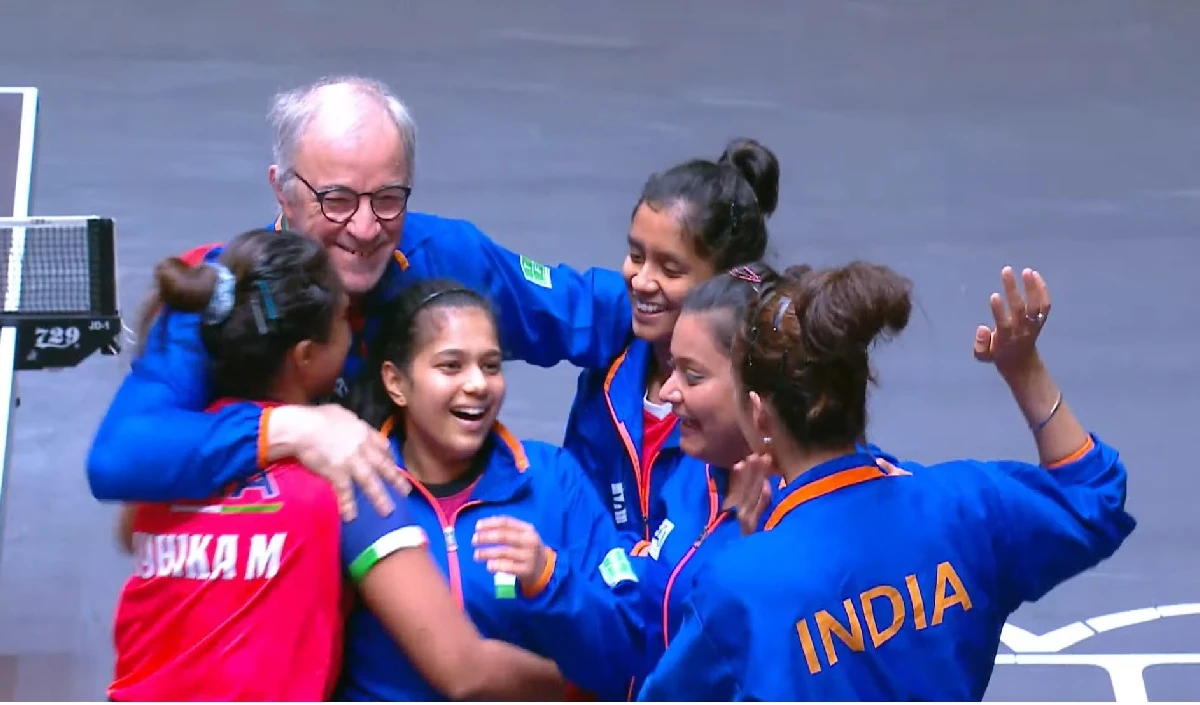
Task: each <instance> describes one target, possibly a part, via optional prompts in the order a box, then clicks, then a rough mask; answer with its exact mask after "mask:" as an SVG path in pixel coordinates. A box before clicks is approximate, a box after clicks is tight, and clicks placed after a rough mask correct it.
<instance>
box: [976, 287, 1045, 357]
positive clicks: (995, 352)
mask: <svg viewBox="0 0 1200 705" xmlns="http://www.w3.org/2000/svg"><path fill="white" fill-rule="evenodd" d="M1021 279H1022V280H1023V281H1024V284H1025V295H1024V296H1022V295H1021V290H1020V288H1019V287H1018V286H1017V277H1016V274H1014V273H1013V269H1012V267H1005V268H1004V269H1002V270H1001V271H1000V280H1001V282H1002V283H1003V285H1004V295H1003V296H1001V295H1000V294H992V296H991V298H990V299H989V303H990V305H991V308H992V318H993V319H995V322H996V327H995V328H988V327H987V326H979V328H978V329H976V331H975V359H976V360H979V361H980V362H990V363H992V364H993V365H995V366H996V371H997V372H999V373H1000V375H1001V376H1004V377H1007V376H1010V375H1012V374H1015V373H1019V372H1020V371H1021V370H1022V369H1025V368H1027V367H1028V366H1029V365H1030V364H1031V363H1033V362H1035V361H1036V360H1037V359H1038V356H1037V339H1038V335H1039V334H1041V332H1042V327H1043V326H1044V325H1045V324H1046V319H1047V318H1048V317H1049V315H1050V291H1049V289H1047V288H1046V282H1045V281H1043V280H1042V275H1041V274H1038V273H1037V272H1036V271H1035V270H1032V269H1026V270H1024V271H1022V272H1021Z"/></svg>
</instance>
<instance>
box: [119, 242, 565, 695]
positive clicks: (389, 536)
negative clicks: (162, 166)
mask: <svg viewBox="0 0 1200 705" xmlns="http://www.w3.org/2000/svg"><path fill="white" fill-rule="evenodd" d="M155 281H156V292H155V294H154V295H153V296H152V297H151V300H150V301H149V302H148V303H147V306H146V309H145V314H144V315H143V320H142V325H141V339H142V340H143V341H144V345H155V344H157V343H158V342H159V341H158V340H157V338H156V336H161V335H162V332H163V331H164V330H166V329H165V328H164V327H161V326H158V327H154V326H152V324H153V321H154V319H155V318H156V317H157V315H158V312H159V310H160V309H162V308H163V307H164V306H165V307H166V310H167V311H169V313H170V315H192V316H195V317H196V318H197V319H198V320H197V324H198V325H199V326H200V330H201V340H202V341H203V344H204V346H205V348H206V349H207V352H208V354H209V356H210V358H211V361H212V376H213V380H214V383H215V386H216V389H217V396H218V399H217V401H215V402H214V403H213V405H212V406H213V408H214V409H215V408H219V407H220V406H221V405H222V404H224V403H229V401H232V400H240V401H245V400H251V401H256V402H258V403H260V404H262V405H263V406H264V407H265V408H266V409H268V410H269V409H270V408H272V407H273V405H277V404H306V403H310V402H312V401H313V400H314V399H317V398H319V397H322V396H325V395H327V394H329V393H330V392H331V391H332V390H333V385H334V384H335V382H336V380H337V378H338V375H339V374H340V373H341V370H342V365H343V362H344V359H345V356H346V352H347V349H348V347H349V344H350V331H349V324H348V321H347V317H346V314H347V297H346V296H345V294H344V293H343V290H342V286H341V283H340V281H339V279H338V277H337V274H336V271H335V270H334V269H333V267H332V266H331V264H330V262H329V259H328V257H327V255H326V253H325V251H324V250H323V249H322V248H321V247H319V246H318V245H316V244H315V243H314V242H313V241H311V240H309V239H307V238H305V237H303V236H301V235H298V234H295V233H290V232H275V231H270V230H254V231H250V232H247V233H245V234H243V235H241V236H239V237H237V238H235V239H234V240H233V241H232V242H231V243H230V244H229V246H228V247H227V248H225V250H224V251H223V252H222V254H221V255H220V257H219V258H218V260H217V261H215V262H211V263H206V264H203V265H201V266H199V267H190V266H189V265H187V264H186V263H184V262H183V261H181V260H179V259H177V258H171V259H167V260H165V261H163V262H161V263H160V264H159V265H158V266H157V267H156V269H155ZM134 364H135V365H136V364H137V362H136V361H135V362H134ZM383 521H384V522H385V523H386V524H387V526H386V527H384V528H385V529H386V532H385V535H384V536H383V539H381V540H380V541H379V542H377V543H376V545H375V546H374V547H373V550H374V554H373V555H374V556H375V558H376V559H377V560H378V561H380V567H383V566H385V565H386V568H387V569H386V571H383V570H380V571H379V572H380V573H383V574H384V575H386V576H388V578H387V579H386V580H377V581H374V582H373V583H372V585H371V586H369V587H367V586H363V587H362V588H361V589H363V590H364V591H365V590H367V589H371V588H373V589H374V590H376V591H377V592H378V594H374V595H366V594H365V593H364V597H368V598H369V599H370V600H371V601H372V604H374V605H376V606H377V609H378V611H379V617H380V619H381V620H382V621H384V622H385V623H386V624H387V625H388V627H389V632H390V633H391V634H393V635H394V636H395V638H396V639H397V640H398V641H399V642H400V644H401V646H402V647H403V648H404V650H405V651H406V652H408V653H409V654H411V658H412V660H413V661H414V662H415V663H416V664H417V665H418V668H420V670H421V671H422V673H423V675H425V677H426V678H428V679H429V680H430V682H431V683H433V684H435V686H436V687H438V688H439V689H441V690H442V691H443V692H444V693H446V694H447V695H449V696H450V697H453V698H456V699H466V698H482V699H503V698H506V697H513V696H515V695H524V696H526V697H539V696H540V697H543V698H550V699H553V698H554V697H555V696H556V695H558V694H559V693H561V679H560V677H559V676H558V672H557V669H556V668H555V667H554V665H553V664H552V663H550V662H549V661H546V660H545V659H541V658H538V657H536V656H534V655H532V654H529V653H527V652H525V651H522V650H520V649H517V648H515V647H513V646H510V645H508V644H504V643H501V642H496V641H491V640H485V639H483V638H482V637H480V636H479V633H478V632H477V631H476V630H475V628H474V626H473V625H472V624H471V622H470V620H469V619H467V617H466V616H465V615H463V613H462V611H461V610H460V609H459V607H458V605H457V603H456V602H455V599H454V597H453V596H452V594H451V593H450V590H449V589H448V588H447V585H446V582H445V579H444V578H443V577H442V574H441V573H440V571H439V570H438V568H437V566H436V565H435V564H434V563H433V561H432V560H431V558H430V555H429V552H428V550H427V549H426V536H425V534H424V532H423V531H422V530H421V528H420V527H419V526H418V525H417V524H416V523H415V522H414V521H412V519H411V517H410V515H409V513H408V508H407V505H406V504H405V503H404V502H399V503H398V505H397V507H396V509H395V511H393V512H392V513H391V514H390V515H389V516H388V517H387V518H386V519H384V520H383ZM121 529H122V530H123V531H124V532H125V537H126V538H127V540H128V544H129V546H130V548H131V550H132V552H133V553H134V554H135V556H136V558H137V562H136V565H135V569H134V575H133V576H132V577H131V578H130V579H129V581H128V582H127V584H126V585H125V588H124V590H123V591H122V593H121V596H120V601H119V603H118V606H117V614H116V623H115V627H114V632H115V639H114V640H115V646H116V657H117V658H116V673H115V677H114V679H113V682H112V684H111V685H110V686H109V689H108V695H109V698H110V699H111V700H116V701H180V700H205V701H218V702H219V701H245V700H250V701H314V700H324V699H327V698H328V697H329V696H330V695H331V694H332V693H333V688H334V684H335V682H336V679H337V677H338V673H339V670H340V662H341V645H342V630H343V619H344V615H345V612H344V608H345V605H346V592H345V588H344V581H343V574H344V573H346V572H347V571H348V570H349V568H350V567H349V566H348V565H347V554H348V551H347V550H346V548H345V546H344V536H343V535H342V534H343V532H342V530H341V521H340V518H339V516H338V508H337V504H336V501H335V498H334V493H333V491H332V489H331V488H330V487H329V485H328V484H327V483H326V482H325V481H324V480H322V479H320V478H319V477H317V476H316V475H314V474H311V473H309V472H308V471H307V470H306V469H305V468H304V467H302V466H300V465H299V464H297V463H295V462H294V461H285V462H279V463H275V464H273V465H270V466H269V467H268V468H267V470H265V471H264V472H263V473H262V474H261V475H259V476H256V477H254V478H252V479H251V480H249V481H247V482H245V483H243V484H241V485H239V486H235V487H231V488H229V490H228V491H227V492H226V493H225V494H223V495H222V496H219V497H214V498H213V499H211V500H209V501H207V502H201V503H187V502H177V503H173V504H166V503H164V504H143V505H138V506H137V507H132V508H127V509H125V510H124V512H123V516H122V525H121ZM356 556H357V554H355V556H350V557H349V558H350V559H353V558H355V557H356ZM379 577H383V576H379ZM518 677H519V684H520V689H519V690H518V689H517V686H515V685H512V684H513V683H515V682H517V678H518ZM539 683H545V684H546V687H545V689H544V691H542V692H538V691H537V690H536V686H537V685H538V684H539Z"/></svg>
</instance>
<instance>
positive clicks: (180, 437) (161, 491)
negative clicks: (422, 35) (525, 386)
mask: <svg viewBox="0 0 1200 705" xmlns="http://www.w3.org/2000/svg"><path fill="white" fill-rule="evenodd" d="M270 122H271V126H272V128H273V130H274V145H273V149H274V161H275V163H274V164H272V165H271V167H270V169H269V174H268V175H269V179H270V183H271V186H272V188H273V189H274V192H275V197H276V199H277V200H278V202H279V207H280V216H279V218H278V219H277V220H276V222H275V228H276V229H283V228H286V229H289V230H295V231H298V232H301V233H305V234H307V235H309V236H310V237H313V238H315V239H317V240H319V241H320V242H321V243H322V244H324V246H325V247H326V248H327V250H328V252H329V254H330V257H331V258H332V259H333V262H334V263H335V264H336V266H337V269H338V271H339V272H340V273H341V276H342V279H343V281H344V283H345V286H346V288H347V291H348V293H349V294H350V296H351V301H352V313H351V318H352V323H353V324H354V325H353V327H354V342H353V345H352V347H351V353H350V356H349V359H348V360H347V362H346V367H345V370H344V373H343V380H347V379H353V378H354V377H356V376H357V375H359V374H364V373H371V371H368V370H364V362H365V357H366V350H367V348H368V347H369V346H370V345H371V343H372V340H373V339H374V337H375V335H376V331H377V328H378V324H379V320H378V319H379V314H380V311H381V306H383V305H384V304H386V303H387V302H388V301H390V300H391V299H393V298H394V297H395V295H396V294H397V293H398V291H399V290H400V289H401V288H403V287H404V286H405V285H406V284H408V283H411V282H413V281H415V280H417V279H420V278H428V277H448V278H452V279H456V280H458V281H460V282H462V283H463V284H465V285H467V286H469V287H471V288H474V289H476V290H478V291H480V292H482V293H484V294H485V295H487V296H488V298H490V299H491V301H492V302H493V303H494V305H495V307H496V310H497V314H498V317H499V321H498V323H499V327H500V334H501V340H502V342H503V344H504V346H505V352H506V356H507V357H509V358H512V359H518V360H524V361H526V362H529V363H531V364H534V365H539V366H544V367H550V366H553V365H555V364H557V363H558V362H561V361H564V360H565V361H569V362H571V363H574V364H576V365H579V366H587V367H600V366H603V365H604V364H606V363H607V362H608V361H609V360H611V359H613V358H614V357H616V356H617V355H619V354H620V352H621V349H622V347H623V346H624V345H625V343H626V341H627V338H628V335H629V331H630V311H631V307H630V305H629V302H628V299H627V295H626V288H625V285H624V282H623V281H622V280H621V277H620V275H619V274H618V273H617V272H614V271H610V270H602V269H590V270H588V271H587V272H585V273H582V274H581V273H579V272H576V271H574V270H572V269H570V268H568V267H565V266H558V267H547V266H545V265H542V264H539V263H537V262H534V261H532V260H530V259H528V258H526V257H521V256H518V255H516V254H515V253H513V252H510V251H509V250H507V249H505V248H503V247H500V246H499V245H497V244H496V243H495V242H493V241H492V240H491V239H489V238H488V237H487V236H486V235H484V234H483V233H482V232H480V231H479V229H478V228H476V227H475V226H474V225H472V224H471V223H469V222H467V221H462V220H450V219H446V218H440V217H438V216H434V215H428V214H423V213H411V212H409V210H408V202H409V196H410V195H411V193H412V191H413V184H414V181H413V167H414V160H415V155H416V127H415V125H414V123H413V120H412V118H411V117H410V115H409V113H408V110H407V109H406V108H405V106H404V105H403V103H401V102H400V100H399V99H397V98H396V97H395V96H394V95H393V94H392V93H391V92H390V91H389V90H388V89H387V87H386V86H384V85H383V84H382V83H379V82H378V81H374V80H370V79H366V78H361V77H348V78H338V79H332V80H323V81H320V82H318V83H315V84H313V85H310V86H306V87H303V88H299V89H296V90H293V91H289V92H286V93H283V94H281V95H279V96H277V97H276V99H275V102H274V106H273V108H272V110H271V112H270ZM219 252H220V246H206V247H204V248H199V249H197V250H194V251H192V252H190V253H188V255H185V259H188V260H189V261H191V262H194V263H197V264H198V263H200V262H202V261H211V260H213V259H215V258H216V256H217V255H218V254H219ZM152 335H153V336H156V337H155V338H153V339H152V340H151V341H148V342H149V344H148V345H146V346H145V351H144V352H143V354H142V355H141V356H140V357H139V358H138V359H137V360H135V362H134V363H133V367H132V369H131V370H130V372H129V374H128V376H127V377H126V379H125V381H124V383H123V384H122V385H121V388H120V389H119V390H118V391H117V394H116V397H115V398H114V400H113V402H112V405H111V406H110V407H109V410H108V413H107V414H106V416H105V418H104V420H103V421H102V423H101V425H100V428H99V430H98V431H97V433H96V437H95V439H94V441H93V443H92V447H91V452H90V453H89V455H88V480H89V482H90V484H91V489H92V493H93V494H94V495H95V496H96V497H97V498H98V499H101V500H122V501H162V500H183V499H204V498H207V497H211V496H213V495H214V494H216V493H218V492H219V491H220V490H221V489H223V488H225V487H227V486H228V485H229V483H230V482H233V481H236V480H240V479H243V478H246V477H249V476H251V475H254V474H255V473H257V472H258V471H259V470H261V469H262V468H264V467H266V466H267V465H268V464H270V463H272V462H274V461H276V460H278V459H280V458H286V457H295V458H297V459H299V460H300V461H301V462H302V463H304V464H305V465H306V466H307V467H309V468H310V469H312V470H313V471H314V472H317V473H319V474H321V475H322V476H325V477H326V478H328V479H329V480H331V481H332V482H333V484H334V487H335V489H336V490H337V492H338V498H339V503H340V505H341V509H342V513H343V515H345V516H347V517H350V516H353V514H354V512H355V502H354V484H355V483H357V484H358V485H359V486H360V487H361V489H362V491H363V492H364V493H365V494H366V496H367V497H368V499H370V501H371V502H372V503H373V504H374V505H375V506H376V508H378V509H379V510H380V511H383V512H385V513H386V512H388V511H390V508H391V506H392V505H391V501H390V499H389V497H388V494H387V492H386V491H385V490H384V487H383V485H382V483H381V479H382V480H383V481H390V482H392V483H395V484H398V485H403V481H402V480H401V478H400V474H399V472H398V469H397V468H396V466H395V463H394V462H393V460H392V456H391V451H390V448H389V446H388V443H387V441H386V439H384V438H383V437H382V436H381V435H380V434H379V433H377V432H376V431H375V430H374V429H372V428H370V427H369V426H367V425H366V424H364V423H363V422H362V421H360V420H359V419H358V418H357V417H355V416H354V415H353V414H351V413H350V412H348V411H346V410H345V409H343V408H342V407H340V406H338V405H335V404H327V405H323V406H317V407H303V406H279V407H275V408H273V409H267V410H263V409H262V408H260V407H259V406H257V405H254V404H249V403H245V404H233V405H230V406H226V407H224V408H222V409H221V410H220V411H215V412H211V413H209V412H205V407H206V406H207V405H208V404H209V403H210V402H211V401H212V395H213V390H212V389H211V384H210V381H209V377H208V374H207V369H206V365H207V357H206V355H205V353H204V349H203V346H202V345H201V343H200V340H199V317H197V316H195V315H185V314H180V313H173V314H172V315H170V316H163V317H162V318H161V319H160V320H159V321H158V322H157V324H156V326H155V329H154V330H153V331H152ZM374 373H375V374H378V371H374ZM344 388H345V385H344V381H343V382H341V383H340V384H339V389H344Z"/></svg>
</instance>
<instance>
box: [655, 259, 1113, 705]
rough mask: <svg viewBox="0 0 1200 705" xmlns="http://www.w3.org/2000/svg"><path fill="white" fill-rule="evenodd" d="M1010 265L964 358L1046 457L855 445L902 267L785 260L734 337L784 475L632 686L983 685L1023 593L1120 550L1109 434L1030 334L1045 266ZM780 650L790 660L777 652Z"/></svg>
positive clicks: (670, 694) (768, 694)
mask: <svg viewBox="0 0 1200 705" xmlns="http://www.w3.org/2000/svg"><path fill="white" fill-rule="evenodd" d="M1022 278H1023V280H1024V285H1025V295H1024V296H1023V295H1022V294H1021V291H1020V288H1019V287H1018V285H1017V281H1016V275H1015V274H1014V273H1013V271H1012V269H1011V268H1008V267H1006V268H1004V270H1003V271H1002V273H1001V279H1002V281H1003V288H1004V295H1003V296H1001V295H1000V294H993V295H992V297H991V301H990V304H991V309H992V315H993V318H994V319H995V324H994V326H993V327H992V328H988V327H985V326H980V327H979V329H978V330H977V331H976V333H975V341H974V351H975V357H976V359H978V360H980V361H982V362H986V363H990V364H992V365H993V366H994V368H995V369H996V371H997V372H998V373H999V375H1000V377H1001V379H1002V380H1003V381H1004V382H1005V383H1006V384H1007V385H1008V388H1009V390H1010V391H1011V393H1012V395H1013V399H1014V401H1015V402H1016V404H1017V407H1018V409H1019V410H1020V411H1021V414H1022V415H1023V416H1024V418H1025V420H1026V422H1027V423H1028V424H1029V427H1030V429H1031V432H1032V436H1033V441H1034V443H1035V445H1036V447H1037V454H1038V459H1039V462H1038V464H1036V465H1035V464H1031V463H1025V462H1020V461H1015V460H993V461H981V460H966V459H962V460H950V461H946V462H941V463H938V464H934V465H928V466H925V465H921V464H919V463H915V462H904V463H900V464H899V467H897V466H896V465H893V464H891V463H890V462H888V461H885V460H881V459H879V458H877V457H874V456H872V455H869V454H866V453H864V452H863V450H862V448H861V446H858V445H857V441H858V439H860V438H862V437H863V435H864V432H865V429H866V421H867V418H866V417H867V413H866V401H867V386H868V384H869V383H870V382H872V381H873V376H872V372H871V368H870V357H869V350H870V347H871V346H872V345H873V344H874V342H875V341H876V340H878V339H881V338H886V337H891V336H894V335H897V334H899V333H900V332H901V331H903V330H904V328H905V326H906V325H907V323H908V319H909V314H910V313H911V310H912V301H911V284H910V282H909V281H908V280H906V279H904V278H903V277H901V276H900V275H898V274H896V273H895V272H893V271H892V270H890V269H887V268H886V267H882V266H877V265H872V264H866V263H861V262H856V263H853V264H850V265H848V266H846V267H840V268H834V269H825V270H813V269H810V268H807V267H801V268H793V269H789V271H788V272H787V273H786V275H785V277H784V279H783V281H782V282H781V283H780V284H779V285H778V286H776V287H774V288H771V289H769V290H767V291H766V292H764V293H763V295H762V296H761V300H760V302H759V303H758V305H757V306H755V307H753V308H752V309H751V310H750V312H749V314H748V315H747V316H746V319H745V321H744V325H743V327H742V330H741V332H740V333H739V335H738V337H737V340H736V341H735V344H734V371H735V377H736V385H735V386H736V392H735V395H734V403H735V405H736V408H737V413H738V415H739V419H740V425H741V426H742V430H743V432H744V435H745V437H746V439H747V441H748V442H749V444H750V446H751V448H752V449H754V450H755V451H756V452H758V453H762V454H764V455H766V456H768V457H769V458H770V459H771V460H772V461H773V463H774V466H775V467H776V468H777V469H778V470H779V472H780V473H781V474H782V475H783V478H784V480H785V482H786V485H785V487H784V488H783V489H782V490H781V491H780V492H779V493H778V494H777V496H776V497H775V501H774V506H773V507H772V508H770V509H769V510H768V513H767V518H766V522H765V528H764V530H763V531H762V532H760V533H757V534H754V535H752V536H749V537H746V538H744V539H740V540H738V541H736V542H734V543H733V544H731V545H730V546H729V547H728V548H727V549H726V550H725V551H723V552H722V553H721V554H720V555H718V556H715V557H713V558H712V559H711V560H709V561H708V562H707V563H706V564H705V565H704V566H703V567H702V568H701V569H700V570H699V571H698V572H697V574H696V577H695V579H694V581H693V585H692V588H691V591H690V593H689V595H688V597H687V600H686V605H685V606H684V613H685V614H684V619H683V625H682V627H681V628H680V631H679V633H678V634H677V636H676V638H675V639H674V641H672V643H671V646H670V647H669V648H668V650H667V653H666V654H665V655H664V656H663V658H662V660H661V661H660V662H659V666H658V668H657V670H656V671H655V672H654V673H652V674H651V675H650V676H649V678H648V679H647V682H646V685H645V687H644V688H643V690H642V691H641V694H640V698H641V699H642V700H651V701H664V700H668V701H671V700H693V699H702V700H710V701H711V700H716V701H721V700H729V701H733V700H768V701H798V700H818V701H830V700H869V701H897V700H935V701H963V700H981V699H982V698H983V695H984V692H985V690H986V689H987V685H988V681H989V679H990V678H991V673H992V668H993V666H994V663H995V658H996V653H997V651H998V649H999V646H1000V641H999V639H1000V630H1001V628H1002V627H1003V626H1004V623H1005V621H1006V620H1007V618H1008V616H1009V615H1011V614H1012V613H1013V612H1014V611H1015V610H1016V609H1017V608H1018V607H1019V606H1020V605H1021V604H1023V603H1025V602H1032V601H1035V600H1038V599H1040V598H1041V597H1042V596H1043V595H1045V594H1046V593H1047V592H1048V591H1050V590H1051V589H1053V588H1054V587H1055V586H1056V585H1058V584H1060V583H1062V582H1063V581H1065V580H1067V579H1069V578H1071V577H1073V576H1075V575H1078V574H1079V573H1081V572H1083V571H1085V570H1088V569H1090V568H1092V567H1094V566H1096V565H1097V564H1099V563H1100V562H1101V561H1103V560H1105V559H1107V558H1108V557H1109V556H1111V555H1112V554H1113V552H1115V551H1116V550H1117V548H1118V547H1120V545H1121V544H1122V542H1124V540H1125V539H1126V538H1127V537H1128V536H1129V534H1130V533H1131V532H1132V531H1133V529H1134V527H1135V526H1136V522H1135V520H1134V519H1133V517H1131V516H1130V515H1129V514H1128V513H1126V511H1125V508H1124V506H1125V498H1126V487H1125V485H1126V473H1125V468H1124V466H1123V465H1122V464H1121V461H1120V459H1119V458H1118V455H1117V451H1116V450H1115V449H1113V448H1112V447H1111V446H1108V445H1106V444H1105V443H1103V442H1102V441H1101V440H1100V439H1099V438H1098V437H1097V436H1095V435H1094V434H1089V433H1088V432H1086V431H1085V430H1084V428H1083V426H1081V425H1080V423H1079V421H1078V419H1076V417H1075V414H1074V413H1073V412H1072V411H1071V409H1070V407H1069V406H1068V405H1067V404H1066V402H1065V401H1064V400H1063V395H1062V392H1061V391H1060V390H1059V388H1058V387H1057V386H1056V385H1055V383H1054V380H1053V379H1052V378H1051V376H1050V373H1049V372H1048V371H1047V368H1046V366H1045V364H1044V363H1043V361H1042V359H1041V357H1040V356H1039V354H1038V350H1037V346H1036V342H1037V338H1038V336H1039V334H1040V333H1041V330H1042V327H1043V325H1044V324H1045V322H1046V320H1047V316H1048V315H1049V313H1050V295H1049V292H1048V290H1047V288H1046V285H1045V282H1044V281H1043V280H1042V277H1041V275H1040V274H1038V273H1037V272H1035V271H1032V270H1029V269H1026V270H1025V271H1024V272H1023V273H1022ZM781 659H782V662H781Z"/></svg>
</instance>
